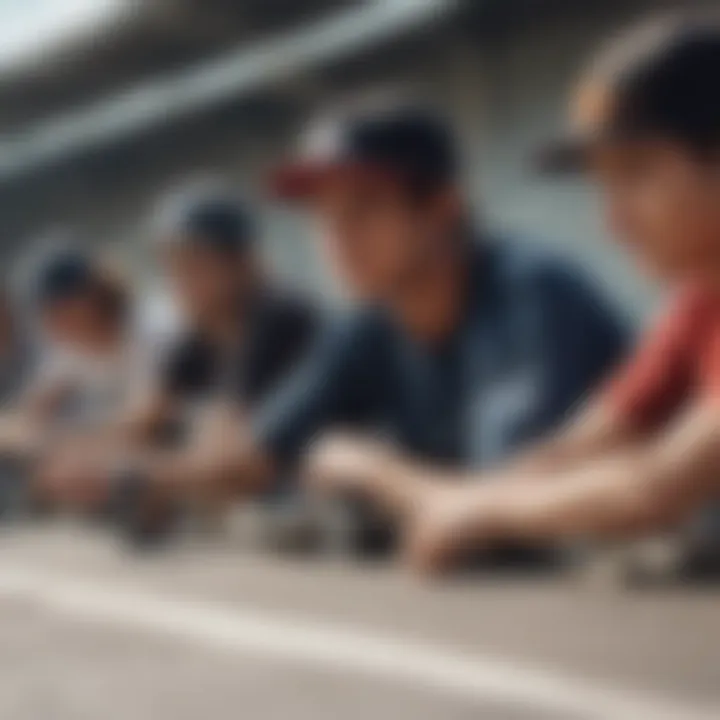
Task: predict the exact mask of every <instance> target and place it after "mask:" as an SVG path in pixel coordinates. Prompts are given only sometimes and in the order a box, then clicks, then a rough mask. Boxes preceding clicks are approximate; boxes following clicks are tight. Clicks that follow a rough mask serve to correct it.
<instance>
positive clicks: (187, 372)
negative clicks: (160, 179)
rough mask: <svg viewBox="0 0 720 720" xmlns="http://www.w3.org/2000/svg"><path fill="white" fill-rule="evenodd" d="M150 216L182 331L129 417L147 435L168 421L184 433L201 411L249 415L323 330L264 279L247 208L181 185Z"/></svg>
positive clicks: (312, 313)
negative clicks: (320, 330) (226, 411)
mask: <svg viewBox="0 0 720 720" xmlns="http://www.w3.org/2000/svg"><path fill="white" fill-rule="evenodd" d="M153 216H154V217H153V222H152V229H151V232H152V235H153V240H154V244H155V246H156V250H157V256H158V258H159V261H160V265H161V272H162V275H163V277H164V279H165V281H166V282H167V283H168V285H169V290H170V297H171V300H173V301H174V303H175V305H176V306H177V308H178V310H179V314H180V316H181V330H180V332H179V333H178V336H177V337H175V338H173V339H172V341H171V342H169V343H168V344H167V346H166V347H165V348H164V352H163V353H162V354H161V356H160V358H159V362H157V363H156V366H155V372H154V374H153V377H152V378H151V379H150V382H149V383H148V387H147V388H146V392H145V394H144V397H143V398H142V399H141V401H140V402H138V403H137V404H136V405H135V406H134V408H132V410H131V412H130V413H129V416H128V418H127V422H128V423H129V424H130V425H133V426H134V427H135V428H136V431H137V432H138V433H139V434H146V435H147V434H153V433H157V432H158V431H161V430H162V429H163V427H164V428H166V429H168V425H174V426H175V428H176V429H178V430H180V428H178V427H177V426H178V425H180V424H184V425H185V426H186V427H185V430H186V431H188V430H189V428H188V426H190V425H192V422H191V421H192V416H195V417H198V416H201V415H202V414H203V412H204V411H205V410H209V411H210V412H213V410H222V408H226V409H229V410H230V411H231V412H232V411H234V412H236V413H237V414H238V415H241V416H242V415H243V414H245V413H247V412H249V411H250V410H251V409H252V408H253V407H254V406H255V405H256V404H257V403H258V402H259V401H260V400H261V399H262V398H263V397H264V396H266V395H267V394H268V393H269V392H271V391H272V389H273V388H274V387H275V386H276V385H277V384H278V383H279V382H280V381H281V379H282V378H283V376H284V375H285V374H287V373H288V372H290V371H291V370H292V368H293V367H294V366H295V365H296V364H297V363H298V362H299V361H300V360H301V359H302V356H303V355H304V354H305V353H306V352H307V351H308V349H309V346H310V344H311V342H312V340H313V338H314V336H315V334H316V332H317V331H318V329H319V326H320V317H319V313H318V312H317V309H316V308H315V307H314V306H313V304H312V303H311V302H309V301H308V300H307V299H306V298H304V297H302V296H301V295H300V293H297V292H292V291H290V290H289V289H285V288H283V287H281V284H280V283H279V282H278V281H271V280H270V279H269V278H268V276H267V273H266V272H265V271H264V270H263V267H262V262H261V259H260V257H259V252H258V250H257V237H256V235H257V229H256V227H255V222H254V219H253V218H252V216H251V213H250V210H249V208H248V206H247V204H246V203H244V202H243V201H242V200H240V199H239V198H238V197H236V196H235V194H234V193H232V192H231V191H229V190H228V189H225V188H222V187H220V186H217V184H215V183H213V184H210V183H204V182H203V183H198V182H192V183H188V184H187V185H183V186H182V187H181V188H179V189H177V190H174V191H173V192H171V193H170V194H169V196H168V197H166V198H163V199H162V200H161V201H160V202H159V203H158V207H157V208H156V209H155V212H154V213H153ZM183 421H184V423H183Z"/></svg>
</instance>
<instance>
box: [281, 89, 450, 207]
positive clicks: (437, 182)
mask: <svg viewBox="0 0 720 720" xmlns="http://www.w3.org/2000/svg"><path fill="white" fill-rule="evenodd" d="M457 170H458V162H457V151H456V148H455V141H454V137H453V132H452V129H451V128H450V127H449V125H448V123H447V122H446V121H445V120H444V119H443V118H442V117H440V116H439V115H438V114H437V113H435V112H434V111H433V110H432V109H430V108H427V107H424V106H422V105H420V104H417V103H412V102H403V103H388V102H385V103H382V104H378V103H375V104H372V105H370V104H365V105H363V104H355V105H353V106H347V107H345V108H343V109H340V110H336V111H334V112H330V113H325V114H323V115H321V116H320V117H319V118H318V119H316V120H315V121H313V122H312V123H311V124H310V126H309V128H308V130H307V131H306V133H305V134H304V135H303V137H302V141H301V146H300V150H299V152H298V154H297V156H296V157H295V158H293V159H291V160H290V161H289V162H287V163H286V164H284V165H281V166H280V167H279V168H277V169H276V170H275V172H274V173H273V174H272V176H271V179H270V189H271V191H272V193H273V194H274V195H275V196H277V197H280V198H283V199H288V200H296V201H298V200H304V199H308V198H311V197H312V196H313V195H314V194H315V193H316V192H317V191H318V189H319V188H320V187H322V185H323V183H325V182H326V181H327V180H328V179H332V178H334V177H336V176H337V175H338V174H348V173H350V174H352V173H358V172H360V173H362V172H371V173H377V174H383V175H388V176H391V177H395V178H397V179H398V180H400V181H401V182H405V183H409V184H411V185H412V186H416V187H422V188H426V189H432V188H434V187H441V186H442V185H443V184H445V183H448V182H451V181H453V180H454V179H455V177H456V175H457Z"/></svg>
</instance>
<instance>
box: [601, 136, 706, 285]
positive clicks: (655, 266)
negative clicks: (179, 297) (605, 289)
mask: <svg viewBox="0 0 720 720" xmlns="http://www.w3.org/2000/svg"><path fill="white" fill-rule="evenodd" d="M590 160H591V162H590V165H591V171H592V175H593V177H594V178H595V179H597V180H598V181H599V183H600V186H601V188H602V191H603V197H604V202H605V210H606V216H607V223H608V226H609V228H610V230H611V231H612V233H613V234H614V236H615V237H616V238H617V239H618V240H619V241H620V242H621V243H622V244H623V245H625V246H626V247H628V248H629V249H630V250H631V251H632V252H633V253H634V254H637V255H638V256H639V259H640V261H641V262H642V263H644V264H646V265H648V266H649V267H650V269H651V270H652V271H653V272H655V273H658V274H660V275H661V276H663V277H665V278H671V279H683V278H686V277H701V276H702V275H703V274H704V273H705V272H707V271H708V270H709V271H710V272H716V271H717V268H718V263H719V262H720V169H719V168H717V167H716V166H715V167H713V166H712V165H711V164H704V163H703V162H701V161H700V160H699V159H698V158H696V157H694V156H693V155H692V154H691V153H690V152H689V151H688V150H687V149H686V148H684V147H683V146H680V145H679V144H674V143H670V142H664V141H659V140H647V141H632V142H627V143H618V144H615V145H612V146H605V147H602V148H598V149H597V150H595V151H594V152H593V153H592V155H591V158H590Z"/></svg>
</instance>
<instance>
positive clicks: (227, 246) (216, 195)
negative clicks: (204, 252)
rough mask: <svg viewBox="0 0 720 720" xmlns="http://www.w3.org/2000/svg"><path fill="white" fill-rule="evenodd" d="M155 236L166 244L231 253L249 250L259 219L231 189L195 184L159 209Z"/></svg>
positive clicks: (154, 223) (155, 223)
mask: <svg viewBox="0 0 720 720" xmlns="http://www.w3.org/2000/svg"><path fill="white" fill-rule="evenodd" d="M153 237H154V238H155V239H156V240H157V241H158V242H159V243H162V244H165V245H194V246H198V247H207V248H209V249H211V250H215V251H218V252H223V253H227V254H240V253H243V252H245V251H247V250H248V249H249V248H250V246H251V245H252V243H253V240H254V237H255V223H254V221H253V218H252V216H251V213H250V210H249V208H248V207H247V204H246V203H244V202H242V201H241V200H240V199H239V198H237V197H235V196H234V195H233V194H232V193H231V192H228V191H224V190H219V189H214V188H207V187H205V186H204V185H203V186H193V187H190V188H184V189H181V190H180V191H176V192H173V193H172V194H171V195H170V196H169V197H168V198H165V199H163V200H162V201H161V203H160V206H159V208H158V209H157V210H156V212H155V217H154V222H153Z"/></svg>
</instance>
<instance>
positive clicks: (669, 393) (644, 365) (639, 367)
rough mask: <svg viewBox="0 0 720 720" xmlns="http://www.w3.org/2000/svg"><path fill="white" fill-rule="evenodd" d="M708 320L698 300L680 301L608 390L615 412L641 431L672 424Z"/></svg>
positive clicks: (694, 297) (606, 397) (693, 297)
mask: <svg viewBox="0 0 720 720" xmlns="http://www.w3.org/2000/svg"><path fill="white" fill-rule="evenodd" d="M703 319H704V305H703V302H702V299H701V298H699V297H698V296H697V295H691V294H686V295H685V296H683V297H681V298H678V299H677V300H676V302H675V303H674V304H673V305H672V307H671V308H670V310H669V312H666V313H665V314H664V315H663V316H662V317H661V318H660V320H659V322H657V323H656V325H655V326H654V327H653V328H651V330H650V331H649V332H648V333H647V335H646V336H645V337H644V339H642V340H641V342H640V345H639V347H638V348H637V350H636V351H635V353H634V355H633V356H632V357H631V358H630V360H629V361H628V362H627V363H626V364H625V365H624V366H623V367H621V368H620V371H619V372H618V373H617V375H616V376H615V377H613V378H611V381H610V382H609V384H608V385H607V387H606V388H605V390H604V393H603V395H602V399H603V400H604V401H605V402H606V403H607V404H608V406H609V407H610V408H611V409H612V410H613V412H615V413H617V414H618V415H619V416H620V417H622V418H623V419H624V420H626V421H628V422H629V423H630V424H631V425H632V426H633V427H636V428H638V429H640V430H650V429H652V428H654V427H657V426H659V425H661V424H662V423H664V422H667V420H668V419H669V418H670V416H671V415H672V414H673V412H675V411H676V410H677V409H678V407H679V406H680V405H681V404H682V403H683V401H684V400H685V399H686V397H687V395H688V392H689V390H690V387H691V383H692V379H693V362H694V358H695V357H696V355H697V353H696V351H695V349H696V347H697V342H698V340H699V339H700V335H701V334H702V323H703Z"/></svg>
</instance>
